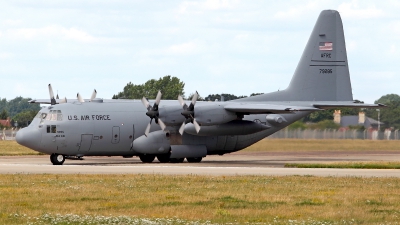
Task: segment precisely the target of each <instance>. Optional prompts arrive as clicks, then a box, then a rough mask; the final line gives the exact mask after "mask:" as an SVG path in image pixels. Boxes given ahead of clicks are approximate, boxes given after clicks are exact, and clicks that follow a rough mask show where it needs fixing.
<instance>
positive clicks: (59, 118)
mask: <svg viewBox="0 0 400 225" xmlns="http://www.w3.org/2000/svg"><path fill="white" fill-rule="evenodd" d="M62 119H63V115H62V113H61V110H57V121H62Z"/></svg>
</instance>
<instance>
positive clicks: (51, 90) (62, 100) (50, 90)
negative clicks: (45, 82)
mask: <svg viewBox="0 0 400 225" xmlns="http://www.w3.org/2000/svg"><path fill="white" fill-rule="evenodd" d="M49 94H50V104H51V105H55V104H57V101H56V99H55V98H54V92H53V88H52V87H51V84H49ZM57 99H59V98H58V94H57ZM58 103H59V104H61V103H67V98H64V99H61V100H59V101H58Z"/></svg>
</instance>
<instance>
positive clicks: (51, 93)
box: [49, 84, 54, 99]
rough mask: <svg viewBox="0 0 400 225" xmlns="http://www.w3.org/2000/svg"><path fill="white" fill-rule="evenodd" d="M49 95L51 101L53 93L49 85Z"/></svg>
mask: <svg viewBox="0 0 400 225" xmlns="http://www.w3.org/2000/svg"><path fill="white" fill-rule="evenodd" d="M49 94H50V99H53V98H54V93H53V88H52V87H51V84H49Z"/></svg>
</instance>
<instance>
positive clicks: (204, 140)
mask: <svg viewBox="0 0 400 225" xmlns="http://www.w3.org/2000/svg"><path fill="white" fill-rule="evenodd" d="M49 92H50V101H49V100H32V101H31V102H32V103H48V104H51V106H49V107H46V108H43V109H41V110H40V111H39V113H38V114H37V116H36V117H35V119H34V120H33V121H32V123H31V124H30V125H29V126H28V127H26V128H23V129H21V130H20V131H19V132H18V133H17V137H16V139H17V142H18V143H19V144H21V145H24V146H26V147H29V148H31V149H33V150H35V151H38V152H42V153H46V154H50V160H51V162H52V163H53V164H54V165H62V164H63V163H64V161H65V157H67V156H68V157H83V156H123V157H132V156H139V157H140V159H141V161H143V162H147V163H149V162H152V161H153V160H154V159H155V157H157V159H158V160H159V161H160V162H183V161H184V159H185V158H186V159H187V161H188V162H200V161H201V160H202V158H203V157H205V156H206V155H212V154H219V155H223V154H226V153H230V152H235V151H239V150H241V149H244V148H246V147H248V146H250V145H252V144H254V143H256V142H258V141H259V140H261V139H263V138H265V137H267V136H269V135H271V134H273V133H274V132H276V131H278V130H280V129H282V128H284V127H286V126H288V125H289V124H291V123H293V122H295V121H297V120H298V119H300V118H303V117H305V116H307V115H309V114H310V113H311V112H314V111H318V110H324V109H331V108H337V107H352V108H372V107H383V105H381V104H360V103H356V102H354V100H353V97H352V90H351V83H350V74H349V68H348V62H347V54H346V47H345V40H344V33H343V26H342V21H341V18H340V15H339V13H338V12H337V11H334V10H324V11H322V12H321V14H320V15H319V17H318V20H317V23H316V24H315V27H314V29H313V31H312V33H311V36H310V38H309V40H308V43H307V45H306V47H305V50H304V52H303V55H302V57H301V59H300V62H299V64H298V66H297V68H296V70H295V72H294V75H293V78H292V80H291V82H290V84H289V86H288V88H287V89H285V90H282V91H277V92H272V93H268V94H263V95H258V96H253V97H248V98H242V99H237V100H233V101H227V102H200V101H199V102H197V96H198V95H197V93H196V94H195V95H194V96H193V99H192V101H191V102H190V103H189V105H187V103H186V102H185V101H184V100H183V99H182V98H181V97H180V96H177V97H178V101H176V100H162V101H161V100H160V99H161V93H160V92H159V93H158V95H157V97H156V99H155V100H153V101H151V102H149V101H148V100H147V99H146V98H144V97H143V99H142V100H141V101H140V100H103V99H99V98H95V97H96V91H95V92H94V93H93V95H92V97H91V99H90V100H84V99H82V97H81V96H80V95H79V94H78V96H77V100H72V101H71V100H68V102H67V99H62V100H59V99H54V95H53V91H52V89H51V86H50V85H49ZM143 104H144V105H145V107H143ZM149 120H150V123H149ZM153 120H154V121H155V123H152V121H153ZM157 124H158V125H157Z"/></svg>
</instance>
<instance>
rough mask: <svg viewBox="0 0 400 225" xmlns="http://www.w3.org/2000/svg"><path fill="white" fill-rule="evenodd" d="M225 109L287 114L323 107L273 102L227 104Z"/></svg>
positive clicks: (254, 112)
mask: <svg viewBox="0 0 400 225" xmlns="http://www.w3.org/2000/svg"><path fill="white" fill-rule="evenodd" d="M224 108H225V109H226V110H228V111H231V112H238V113H249V114H268V113H273V114H278V113H280V114H288V113H293V112H296V111H320V110H323V109H319V108H314V107H307V106H290V105H273V104H254V103H249V104H246V103H242V104H227V105H226V106H225V107H224Z"/></svg>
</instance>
